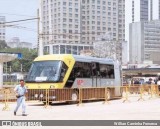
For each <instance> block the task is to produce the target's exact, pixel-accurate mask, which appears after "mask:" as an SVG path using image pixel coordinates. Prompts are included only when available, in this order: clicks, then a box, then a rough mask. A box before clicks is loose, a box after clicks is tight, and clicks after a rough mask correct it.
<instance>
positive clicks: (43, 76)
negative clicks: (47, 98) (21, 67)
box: [26, 61, 62, 82]
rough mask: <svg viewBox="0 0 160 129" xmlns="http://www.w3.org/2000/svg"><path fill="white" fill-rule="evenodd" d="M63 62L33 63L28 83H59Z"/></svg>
mask: <svg viewBox="0 0 160 129" xmlns="http://www.w3.org/2000/svg"><path fill="white" fill-rule="evenodd" d="M61 65H62V61H37V62H33V64H32V66H31V69H30V71H29V74H28V76H27V80H26V82H57V81H59V79H60V70H61Z"/></svg>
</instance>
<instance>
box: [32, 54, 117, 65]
mask: <svg viewBox="0 0 160 129" xmlns="http://www.w3.org/2000/svg"><path fill="white" fill-rule="evenodd" d="M55 57H56V58H57V59H60V58H61V59H63V58H68V57H72V58H74V59H75V61H79V62H89V63H91V62H97V63H100V64H114V62H115V60H113V59H109V58H98V57H91V56H86V55H72V54H52V55H43V56H39V57H37V58H36V59H35V60H34V61H42V60H52V59H53V58H55Z"/></svg>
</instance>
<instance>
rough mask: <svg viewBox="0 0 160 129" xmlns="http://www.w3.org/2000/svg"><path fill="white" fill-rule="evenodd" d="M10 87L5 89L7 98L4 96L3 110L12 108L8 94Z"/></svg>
mask: <svg viewBox="0 0 160 129" xmlns="http://www.w3.org/2000/svg"><path fill="white" fill-rule="evenodd" d="M9 92H10V91H9V89H5V90H4V96H5V98H4V107H3V109H2V111H8V110H10V108H9V104H8V94H9Z"/></svg>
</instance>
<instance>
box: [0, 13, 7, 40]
mask: <svg viewBox="0 0 160 129" xmlns="http://www.w3.org/2000/svg"><path fill="white" fill-rule="evenodd" d="M5 21H6V18H5V16H0V40H5V38H6V28H5V24H4V22H5Z"/></svg>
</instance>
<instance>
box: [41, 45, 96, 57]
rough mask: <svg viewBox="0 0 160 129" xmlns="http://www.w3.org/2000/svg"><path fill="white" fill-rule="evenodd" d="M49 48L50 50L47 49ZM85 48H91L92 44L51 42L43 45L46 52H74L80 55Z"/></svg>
mask: <svg viewBox="0 0 160 129" xmlns="http://www.w3.org/2000/svg"><path fill="white" fill-rule="evenodd" d="M49 49H50V50H49ZM85 50H90V51H92V50H93V45H88V44H62V43H57V44H52V45H50V46H45V47H44V52H45V53H46V54H48V53H49V52H50V53H52V54H75V55H80V54H81V53H82V52H83V51H85Z"/></svg>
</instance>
